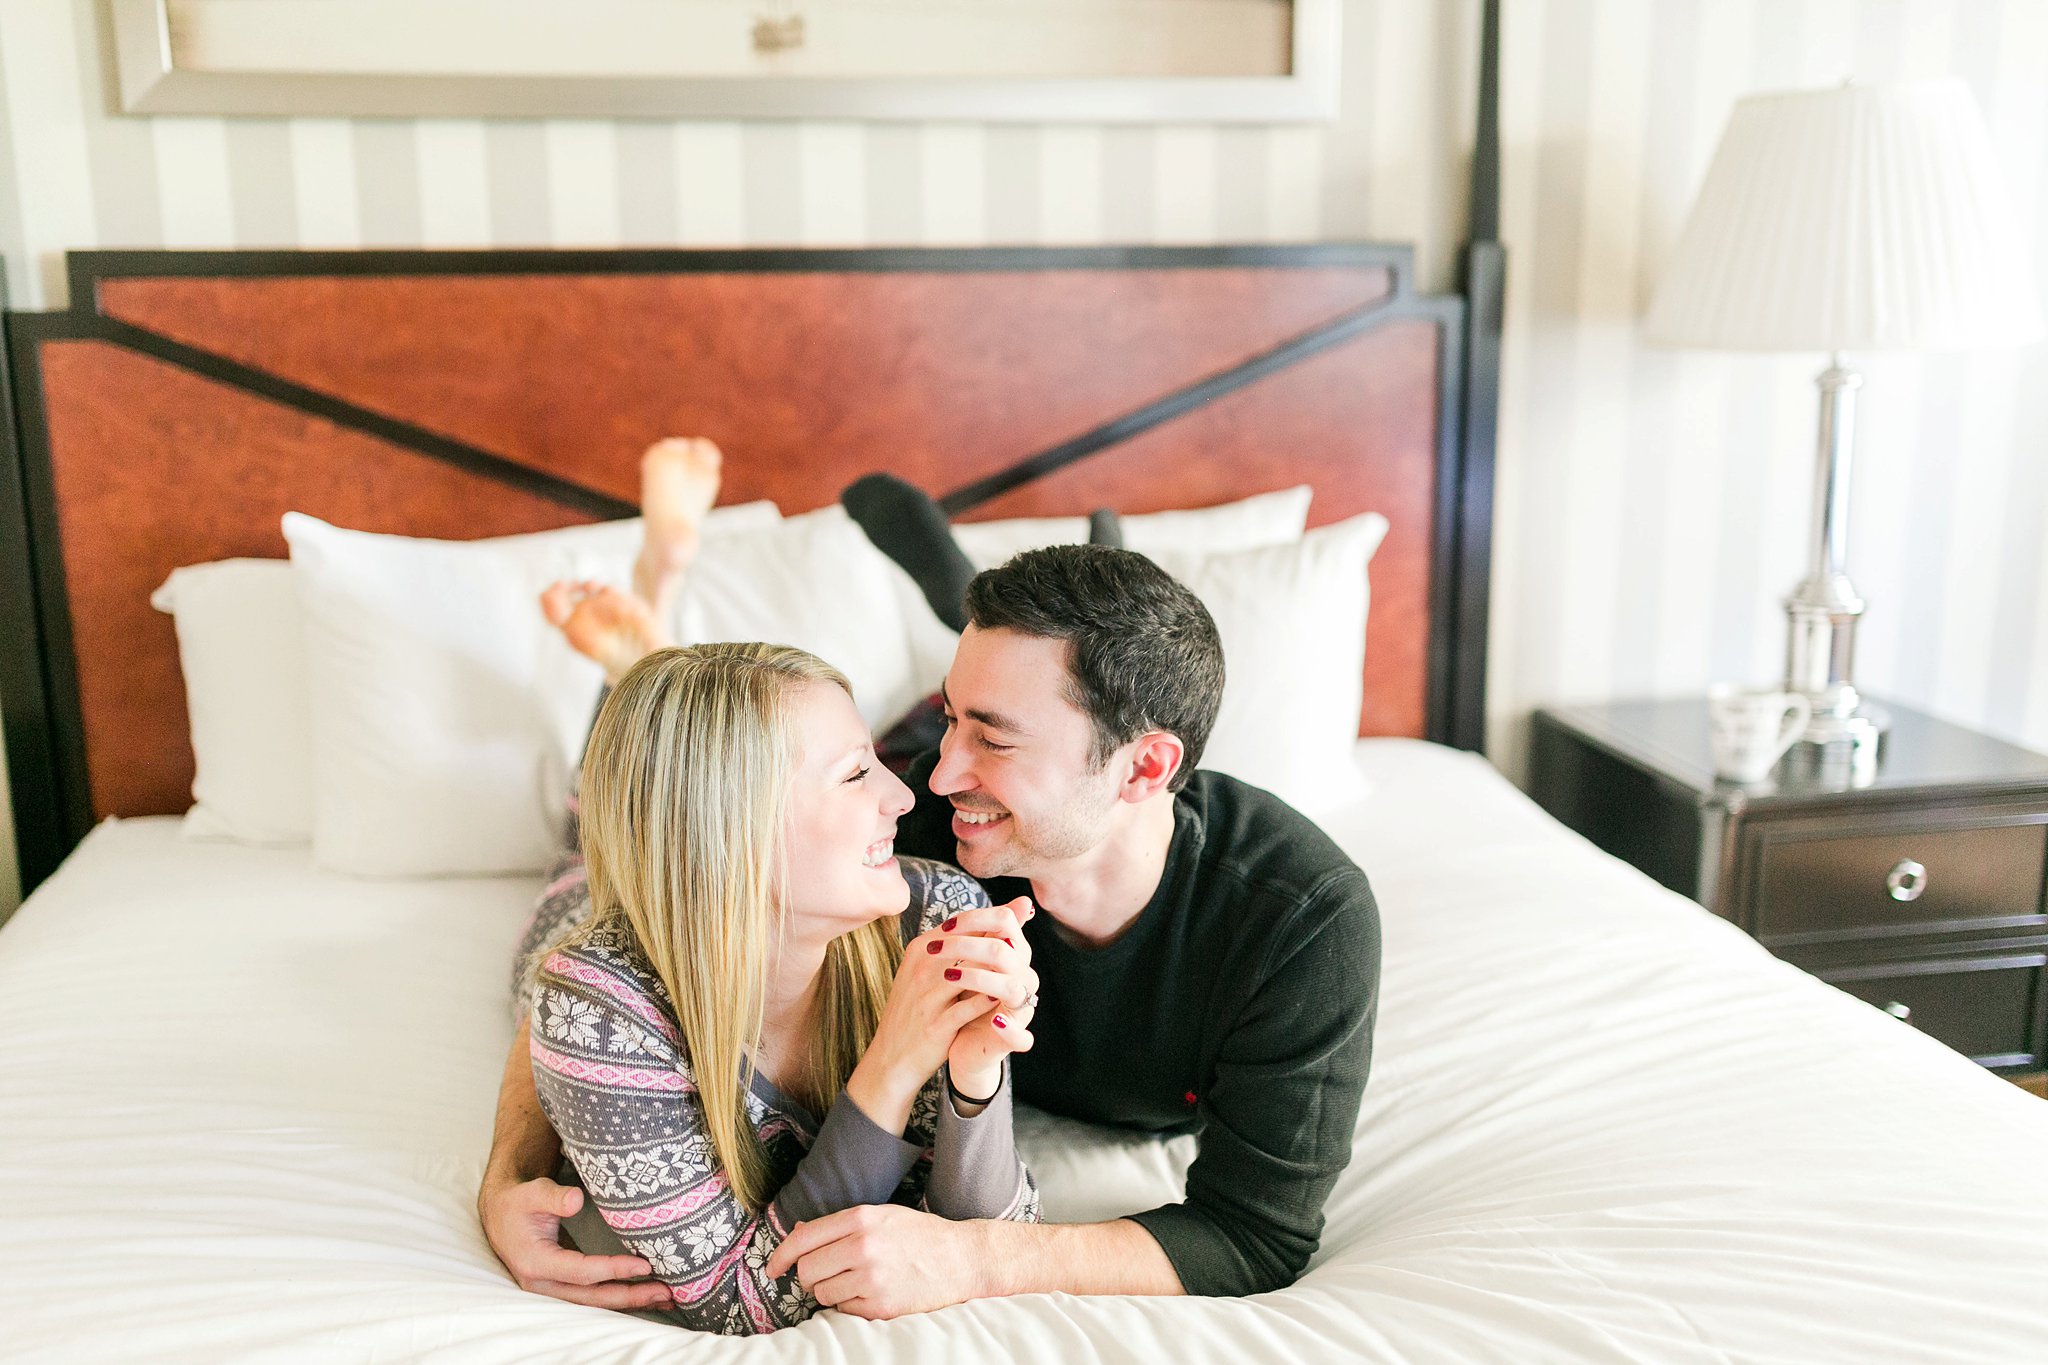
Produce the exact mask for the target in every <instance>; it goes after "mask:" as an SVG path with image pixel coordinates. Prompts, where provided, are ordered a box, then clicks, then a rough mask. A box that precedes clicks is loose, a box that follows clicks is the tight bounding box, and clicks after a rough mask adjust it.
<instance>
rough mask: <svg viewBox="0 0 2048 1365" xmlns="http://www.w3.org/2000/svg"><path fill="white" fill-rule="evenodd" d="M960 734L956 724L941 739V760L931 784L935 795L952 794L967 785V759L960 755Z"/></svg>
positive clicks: (933, 772)
mask: <svg viewBox="0 0 2048 1365" xmlns="http://www.w3.org/2000/svg"><path fill="white" fill-rule="evenodd" d="M959 734H960V731H959V728H958V727H957V726H956V727H954V728H952V729H950V730H948V731H947V732H946V737H945V738H944V739H942V740H940V741H939V762H938V766H937V767H935V768H933V769H932V775H931V781H930V784H929V785H930V786H931V789H932V795H933V796H951V795H952V794H953V793H954V792H957V791H961V790H964V789H965V788H966V786H967V780H966V779H967V761H966V760H965V759H964V758H962V757H961V756H960V749H959Z"/></svg>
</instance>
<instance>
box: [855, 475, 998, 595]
mask: <svg viewBox="0 0 2048 1365" xmlns="http://www.w3.org/2000/svg"><path fill="white" fill-rule="evenodd" d="M839 503H840V505H841V506H842V507H844V508H845V509H846V512H847V515H848V516H850V517H852V518H853V520H854V522H855V524H856V525H858V526H859V527H860V529H861V530H863V531H865V532H866V533H867V537H868V539H869V540H870V541H871V542H873V544H874V547H875V548H876V549H877V550H880V551H881V552H882V553H883V554H885V555H887V556H889V558H891V559H893V560H895V561H896V563H897V565H898V566H900V567H901V568H902V570H903V572H905V573H907V574H909V575H910V580H911V582H913V583H915V584H917V588H918V591H919V592H922V593H923V594H924V600H925V601H926V602H929V603H930V604H931V608H932V613H933V614H934V615H936V616H937V617H938V618H939V619H940V620H941V621H944V622H945V623H946V625H947V627H948V628H949V629H952V630H965V629H967V610H966V599H967V582H968V580H969V579H971V578H973V577H974V563H973V561H971V560H969V559H968V558H967V556H966V555H965V554H963V553H961V550H960V546H959V544H958V543H957V542H956V541H955V540H954V539H953V528H952V527H951V526H950V525H948V524H947V522H946V514H945V513H944V512H943V511H941V510H940V509H939V505H938V504H937V503H935V502H933V501H932V500H931V498H930V497H928V496H926V494H925V492H924V490H923V489H921V488H918V487H916V486H915V485H913V484H908V483H905V482H904V481H903V480H902V479H899V478H897V477H896V476H895V475H893V474H868V475H865V476H863V477H862V478H859V479H856V480H854V481H853V482H852V483H851V484H849V485H847V488H846V491H845V492H843V493H841V494H840V495H839Z"/></svg>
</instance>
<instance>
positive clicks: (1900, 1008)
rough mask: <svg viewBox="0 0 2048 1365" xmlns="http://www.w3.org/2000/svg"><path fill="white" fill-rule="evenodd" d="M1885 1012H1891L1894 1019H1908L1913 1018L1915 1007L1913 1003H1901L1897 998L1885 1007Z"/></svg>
mask: <svg viewBox="0 0 2048 1365" xmlns="http://www.w3.org/2000/svg"><path fill="white" fill-rule="evenodd" d="M1884 1012H1885V1013H1886V1014H1889V1015H1890V1016H1891V1017H1892V1018H1894V1019H1900V1020H1906V1019H1911V1018H1912V1017H1913V1007H1912V1006H1911V1005H1901V1004H1900V1003H1899V1002H1898V1001H1896V1000H1894V1001H1892V1002H1891V1004H1889V1005H1886V1006H1885V1007H1884Z"/></svg>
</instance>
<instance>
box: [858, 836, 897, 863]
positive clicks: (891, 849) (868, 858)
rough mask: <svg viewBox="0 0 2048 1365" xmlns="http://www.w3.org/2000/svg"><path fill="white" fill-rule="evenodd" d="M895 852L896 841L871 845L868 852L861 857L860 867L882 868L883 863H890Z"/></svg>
mask: <svg viewBox="0 0 2048 1365" xmlns="http://www.w3.org/2000/svg"><path fill="white" fill-rule="evenodd" d="M895 852H896V841H895V840H894V839H884V840H882V842H881V843H879V844H869V845H868V851H867V852H866V853H865V854H863V855H862V856H861V860H860V865H861V866H862V867H880V866H881V865H882V864H883V863H886V862H888V861H889V859H890V858H891V857H892V856H894V854H895Z"/></svg>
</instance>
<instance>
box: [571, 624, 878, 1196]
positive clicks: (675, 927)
mask: <svg viewBox="0 0 2048 1365" xmlns="http://www.w3.org/2000/svg"><path fill="white" fill-rule="evenodd" d="M821 683H829V684H831V685H833V686H836V687H840V688H843V689H846V691H847V692H848V694H849V695H850V694H851V692H852V689H851V688H850V687H849V686H848V684H847V681H846V678H845V675H843V674H841V673H840V672H839V671H838V670H837V669H835V668H833V667H832V666H831V665H830V664H827V663H825V662H824V661H823V660H821V659H819V658H817V657H816V656H815V655H812V654H807V653H805V652H804V651H803V650H800V649H792V648H790V647H788V646H786V645H765V644H712V645H695V646H692V647H690V648H687V649H663V650H657V651H656V652H655V653H653V654H650V655H648V656H647V657H646V658H644V659H642V660H641V661H640V662H639V663H637V664H635V665H634V666H633V667H632V669H631V670H629V671H628V672H627V674H626V676H625V677H624V678H622V679H621V680H620V681H619V684H618V686H617V687H616V688H614V689H613V691H612V694H611V696H610V697H609V698H608V699H607V700H606V702H605V704H604V707H603V709H602V710H601V711H600V712H599V713H598V717H597V724H596V726H595V727H594V728H593V729H592V731H591V735H590V743H589V746H588V747H587V748H586V749H585V751H584V756H583V783H582V839H583V856H584V861H585V863H586V864H587V866H588V870H589V877H590V901H591V911H592V915H591V920H590V923H589V926H588V928H587V929H586V930H585V931H584V933H585V934H588V933H593V932H596V931H598V930H600V929H603V928H605V927H607V926H608V925H613V924H617V923H620V922H623V923H624V924H626V925H627V926H628V927H630V928H631V930H632V933H633V937H634V938H635V939H636V940H637V942H638V945H639V947H640V949H641V951H642V952H644V953H645V954H646V956H647V960H648V962H649V963H651V964H652V966H653V968H654V972H655V975H657V976H658V977H660V978H661V984H662V985H663V986H665V987H666V988H667V989H668V995H669V999H670V1000H671V1001H673V1002H674V1004H675V1011H676V1022H677V1023H678V1024H679V1025H680V1026H681V1030H682V1035H683V1041H684V1044H685V1045H686V1046H687V1047H688V1048H689V1052H690V1061H691V1065H692V1069H693V1070H694V1072H695V1073H696V1081H697V1095H698V1099H699V1101H700V1102H701V1103H702V1105H703V1110H704V1123H705V1127H706V1128H707V1129H708V1130H709V1131H710V1135H711V1143H712V1146H713V1148H714V1149H715V1150H716V1152H717V1155H718V1160H719V1163H720V1165H721V1166H723V1167H724V1169H725V1172H726V1178H727V1180H728V1182H729V1183H730V1185H731V1187H732V1190H733V1192H734V1193H735V1194H736V1195H737V1196H738V1197H739V1199H740V1200H741V1202H743V1203H744V1204H745V1205H746V1206H747V1207H748V1208H749V1209H752V1210H754V1211H755V1212H757V1213H758V1212H759V1211H760V1210H761V1209H762V1208H764V1207H765V1206H766V1205H767V1203H768V1200H769V1198H770V1197H771V1196H772V1195H773V1193H774V1191H773V1190H772V1189H770V1188H769V1178H770V1176H769V1169H768V1154H767V1151H766V1149H765V1148H764V1147H763V1146H762V1144H761V1141H760V1138H759V1136H758V1135H757V1134H756V1133H755V1131H754V1126H753V1124H752V1122H751V1121H749V1119H748V1117H747V1111H746V1098H745V1097H746V1088H747V1086H748V1085H749V1084H750V1082H751V1080H752V1077H753V1074H754V1069H755V1058H756V1054H757V1052H758V1050H759V1048H760V1044H761V1027H762V1012H763V1008H764V1004H765V997H766V986H767V974H768V969H769V964H770V962H771V960H772V957H773V954H774V950H775V945H776V944H777V943H778V942H779V941H780V939H781V936H782V933H783V929H784V927H785V926H784V920H783V907H784V903H785V899H786V896H785V891H786V887H787V879H788V869H789V861H788V850H787V848H786V846H785V843H786V839H785V830H786V828H787V826H786V823H785V820H786V815H787V812H788V808H789V793H790V785H791V779H792V777H793V775H794V773H795V771H796V767H797V764H798V761H799V758H800V755H799V754H798V742H797V736H796V728H795V726H794V724H793V723H792V714H791V713H792V708H791V700H792V698H793V697H794V695H795V694H796V693H797V692H798V691H799V690H800V689H802V688H804V687H806V686H814V685H817V684H821ZM579 937H581V935H579ZM902 958H903V943H902V938H901V936H900V933H899V930H898V926H897V923H896V920H895V919H894V918H893V917H885V918H882V919H878V920H875V921H874V922H872V923H869V924H865V925H862V926H861V927H860V928H858V929H855V930H852V931H851V932H849V933H845V934H842V935H840V936H839V937H838V938H836V939H834V940H833V941H832V943H831V944H830V946H829V947H828V948H827V949H826V952H825V965H824V969H823V973H822V976H821V979H820V981H819V983H818V994H817V1008H816V1014H815V1016H814V1019H815V1027H816V1033H815V1041H816V1046H815V1050H814V1051H812V1052H811V1053H810V1054H809V1057H808V1064H807V1065H805V1066H803V1067H801V1068H800V1070H801V1074H802V1080H800V1081H796V1082H794V1083H793V1085H792V1090H793V1092H794V1098H796V1099H797V1100H799V1101H801V1102H802V1103H803V1104H805V1105H807V1106H808V1107H809V1108H810V1110H811V1112H812V1113H814V1114H817V1115H820V1116H822V1115H823V1114H824V1112H825V1111H826V1109H828V1108H829V1107H830V1106H831V1104H832V1102H833V1101H834V1100H836V1099H837V1098H838V1096H839V1092H840V1091H841V1090H842V1089H843V1088H844V1087H845V1085H846V1080H847V1077H848V1076H850V1075H852V1074H853V1068H854V1066H855V1064H856V1063H858V1062H859V1061H860V1058H861V1054H862V1053H863V1052H865V1051H866V1050H867V1046H868V1043H869V1041H870V1040H871V1039H872V1038H873V1037H874V1034H875V1026H876V1024H877V1022H878V1021H879V1020H880V1019H881V1016H882V1004H883V1001H884V1000H886V999H887V998H888V994H889V986H890V983H891V981H892V980H893V979H894V977H895V974H896V968H897V966H898V965H899V964H900V963H901V961H902Z"/></svg>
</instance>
